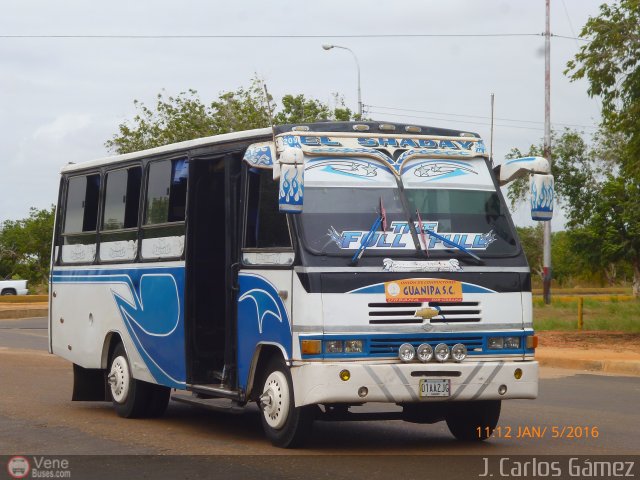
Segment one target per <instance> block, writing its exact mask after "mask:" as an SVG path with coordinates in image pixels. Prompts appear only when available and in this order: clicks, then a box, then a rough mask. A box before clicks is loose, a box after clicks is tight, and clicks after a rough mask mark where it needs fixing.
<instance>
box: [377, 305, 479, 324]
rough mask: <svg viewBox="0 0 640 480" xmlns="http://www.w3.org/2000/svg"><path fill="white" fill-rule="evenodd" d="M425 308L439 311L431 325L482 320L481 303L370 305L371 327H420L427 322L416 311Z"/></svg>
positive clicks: (431, 320) (432, 319)
mask: <svg viewBox="0 0 640 480" xmlns="http://www.w3.org/2000/svg"><path fill="white" fill-rule="evenodd" d="M425 307H432V308H437V309H438V311H439V313H438V315H436V316H434V317H432V318H431V319H430V322H431V323H467V322H470V323H475V322H479V321H481V320H482V316H481V312H482V310H481V308H480V302H429V303H421V302H407V303H370V304H369V325H406V324H418V325H419V324H421V323H423V322H424V321H425V320H423V319H422V318H420V317H417V316H416V311H417V310H418V309H420V308H425Z"/></svg>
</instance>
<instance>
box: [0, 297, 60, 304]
mask: <svg viewBox="0 0 640 480" xmlns="http://www.w3.org/2000/svg"><path fill="white" fill-rule="evenodd" d="M48 301H49V296H48V295H2V296H0V305H2V304H8V303H41V302H45V303H46V302H48Z"/></svg>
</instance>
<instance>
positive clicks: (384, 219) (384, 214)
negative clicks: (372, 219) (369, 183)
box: [380, 197, 387, 232]
mask: <svg viewBox="0 0 640 480" xmlns="http://www.w3.org/2000/svg"><path fill="white" fill-rule="evenodd" d="M380 218H382V231H383V232H386V231H387V212H386V210H385V209H384V205H383V204H382V197H380Z"/></svg>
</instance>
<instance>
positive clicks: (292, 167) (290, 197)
mask: <svg viewBox="0 0 640 480" xmlns="http://www.w3.org/2000/svg"><path fill="white" fill-rule="evenodd" d="M278 163H279V165H280V168H279V171H280V172H279V173H280V185H279V188H278V207H279V209H280V211H281V212H282V213H302V205H303V202H304V157H303V154H302V150H301V149H300V148H292V147H285V148H284V149H283V150H282V152H280V156H279V158H278Z"/></svg>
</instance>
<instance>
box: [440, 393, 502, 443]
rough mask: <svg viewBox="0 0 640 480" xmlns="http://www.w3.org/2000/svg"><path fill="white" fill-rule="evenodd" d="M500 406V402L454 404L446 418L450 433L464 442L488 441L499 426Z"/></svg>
mask: <svg viewBox="0 0 640 480" xmlns="http://www.w3.org/2000/svg"><path fill="white" fill-rule="evenodd" d="M500 406H501V401H500V400H485V401H481V402H452V403H451V404H450V405H449V410H448V412H447V417H446V421H447V426H448V427H449V431H450V432H451V433H452V434H453V436H454V437H456V438H457V439H458V440H461V441H464V442H473V441H475V442H480V441H483V440H486V439H487V438H489V437H490V436H491V434H492V433H493V431H494V430H495V428H496V425H498V420H499V419H500Z"/></svg>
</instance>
